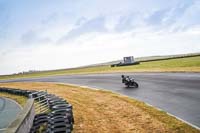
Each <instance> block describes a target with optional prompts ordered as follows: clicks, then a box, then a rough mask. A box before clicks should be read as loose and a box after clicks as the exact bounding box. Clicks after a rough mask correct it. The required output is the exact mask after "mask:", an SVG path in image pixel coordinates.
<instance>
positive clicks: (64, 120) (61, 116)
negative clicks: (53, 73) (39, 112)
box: [47, 94, 74, 133]
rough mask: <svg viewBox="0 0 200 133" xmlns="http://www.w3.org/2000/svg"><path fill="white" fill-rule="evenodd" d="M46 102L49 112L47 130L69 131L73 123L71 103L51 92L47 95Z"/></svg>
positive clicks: (63, 132)
mask: <svg viewBox="0 0 200 133" xmlns="http://www.w3.org/2000/svg"><path fill="white" fill-rule="evenodd" d="M48 102H49V108H50V110H51V112H50V113H49V116H48V125H47V132H48V133H71V131H72V130H73V124H74V117H73V112H72V105H71V104H69V103H68V102H67V101H66V100H64V99H62V98H60V97H58V96H55V95H52V94H50V95H48Z"/></svg>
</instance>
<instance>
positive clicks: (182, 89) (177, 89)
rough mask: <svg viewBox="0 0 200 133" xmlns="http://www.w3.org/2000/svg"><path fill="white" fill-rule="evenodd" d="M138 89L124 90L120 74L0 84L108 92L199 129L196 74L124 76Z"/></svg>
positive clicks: (199, 76) (199, 80)
mask: <svg viewBox="0 0 200 133" xmlns="http://www.w3.org/2000/svg"><path fill="white" fill-rule="evenodd" d="M127 74H128V75H130V76H133V77H134V78H135V80H136V82H138V83H139V88H129V89H128V88H125V87H124V85H123V84H122V83H121V74H120V73H117V74H92V75H73V76H53V77H45V78H29V79H17V80H7V81H0V82H18V81H27V82H28V81H40V82H61V83H71V84H78V85H82V86H89V87H95V88H103V89H106V90H111V91H113V92H117V93H120V94H123V95H127V96H129V97H132V98H135V99H138V100H141V101H144V102H147V103H149V104H151V105H153V106H156V107H158V108H161V109H163V110H164V111H167V112H169V113H171V114H173V115H175V116H177V117H179V118H181V119H183V120H185V121H188V122H189V123H192V124H194V125H196V126H197V127H200V73H127Z"/></svg>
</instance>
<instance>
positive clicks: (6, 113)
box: [0, 97, 21, 133]
mask: <svg viewBox="0 0 200 133" xmlns="http://www.w3.org/2000/svg"><path fill="white" fill-rule="evenodd" d="M20 111H21V107H20V106H19V105H18V104H16V102H14V101H13V100H10V99H8V98H3V97H0V133H3V132H4V130H5V129H6V127H8V125H9V124H10V123H11V122H12V121H13V120H15V118H16V116H17V114H18V113H19V112H20Z"/></svg>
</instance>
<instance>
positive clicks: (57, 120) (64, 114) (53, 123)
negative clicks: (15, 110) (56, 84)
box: [0, 88, 74, 133]
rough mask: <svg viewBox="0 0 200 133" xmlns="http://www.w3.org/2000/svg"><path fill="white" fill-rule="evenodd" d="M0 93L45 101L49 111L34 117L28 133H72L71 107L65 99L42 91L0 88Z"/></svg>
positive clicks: (72, 118) (72, 117)
mask: <svg viewBox="0 0 200 133" xmlns="http://www.w3.org/2000/svg"><path fill="white" fill-rule="evenodd" d="M0 92H6V93H10V94H15V95H21V96H25V97H27V98H33V97H39V99H40V100H43V99H44V98H46V99H47V103H48V108H49V110H50V111H49V112H45V113H39V114H36V115H35V117H34V121H33V125H32V128H31V130H30V133H36V132H38V131H39V130H40V132H41V130H42V132H44V133H71V132H72V130H73V124H74V116H73V111H72V110H73V107H72V105H71V104H69V103H68V102H67V101H66V100H65V99H63V98H61V97H58V96H56V95H54V94H48V93H47V92H44V91H32V90H31V91H30V90H20V89H11V88H0ZM41 128H42V129H41Z"/></svg>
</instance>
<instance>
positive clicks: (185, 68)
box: [0, 56, 200, 80]
mask: <svg viewBox="0 0 200 133" xmlns="http://www.w3.org/2000/svg"><path fill="white" fill-rule="evenodd" d="M112 72H200V56H196V57H185V58H178V59H168V60H161V61H150V62H141V63H140V64H139V65H133V66H123V67H110V66H109V65H106V66H93V67H85V68H74V69H63V70H52V71H41V72H34V73H26V74H14V75H4V76H0V80H3V79H12V78H32V77H44V76H55V75H71V74H91V73H112Z"/></svg>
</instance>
